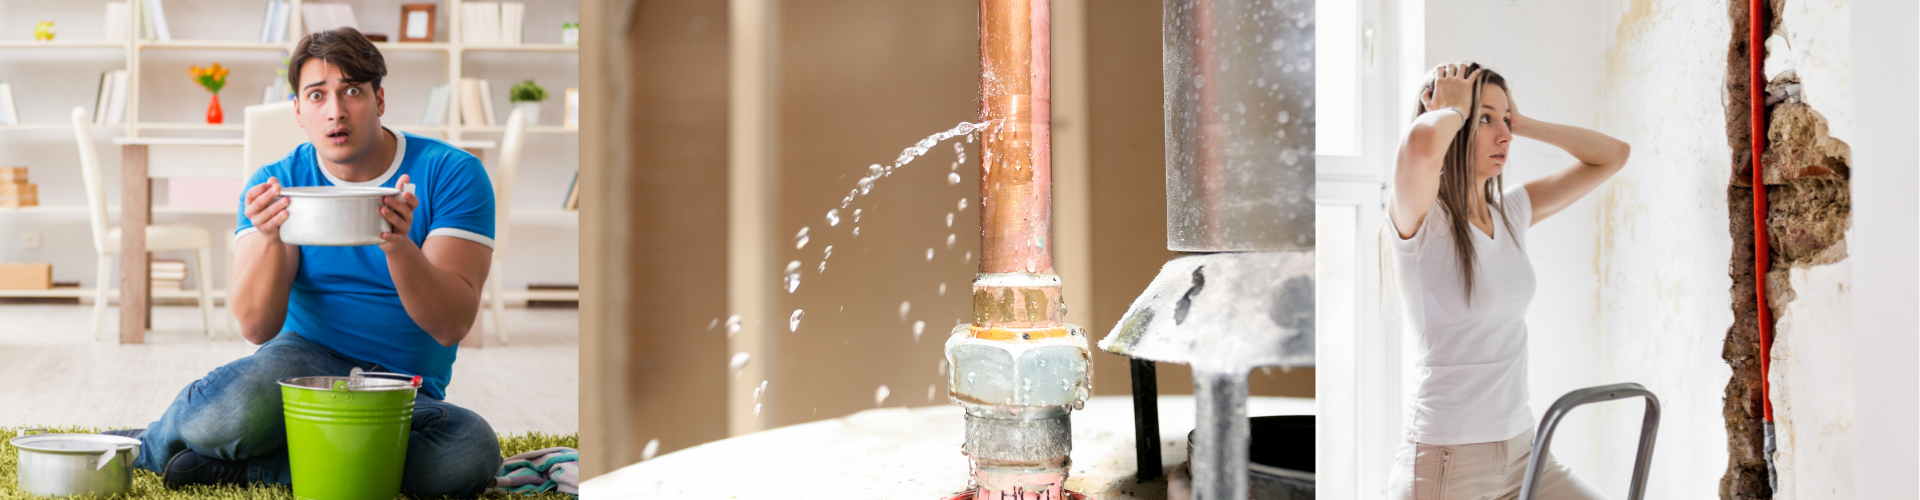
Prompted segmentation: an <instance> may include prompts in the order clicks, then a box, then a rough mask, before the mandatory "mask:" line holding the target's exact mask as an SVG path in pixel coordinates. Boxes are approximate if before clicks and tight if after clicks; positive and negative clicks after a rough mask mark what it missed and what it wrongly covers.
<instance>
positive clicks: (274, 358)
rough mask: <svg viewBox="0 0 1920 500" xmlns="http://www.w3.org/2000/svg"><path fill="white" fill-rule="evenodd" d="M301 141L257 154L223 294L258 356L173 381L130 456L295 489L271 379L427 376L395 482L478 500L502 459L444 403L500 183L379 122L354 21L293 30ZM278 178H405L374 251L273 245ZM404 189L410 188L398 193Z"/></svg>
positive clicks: (487, 253) (374, 61)
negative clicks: (281, 153)
mask: <svg viewBox="0 0 1920 500" xmlns="http://www.w3.org/2000/svg"><path fill="white" fill-rule="evenodd" d="M288 71H289V77H290V78H289V81H291V82H292V86H293V92H294V95H295V97H296V104H295V108H294V109H295V116H296V117H297V119H298V121H299V124H300V127H301V128H303V129H305V130H306V133H307V139H308V140H309V141H310V143H309V144H303V145H301V146H300V147H298V148H295V149H294V150H293V152H292V153H289V154H288V155H287V157H286V158H283V159H281V160H280V161H279V162H276V163H273V164H269V165H266V166H264V167H262V168H261V169H260V170H259V171H257V172H255V173H254V175H253V177H252V178H251V179H249V180H248V181H247V183H248V187H247V190H246V193H245V195H243V198H242V200H240V201H241V207H240V214H239V230H238V231H237V232H236V233H235V234H236V237H237V239H238V241H237V243H236V248H237V250H236V251H235V255H234V263H233V273H234V276H235V278H234V280H233V281H234V285H233V290H232V296H231V298H230V299H229V304H230V305H231V307H232V308H233V312H234V315H235V316H237V317H238V318H239V320H240V328H241V335H242V336H243V337H245V338H246V339H247V341H249V342H253V343H254V344H263V345H262V346H261V347H260V349H259V350H258V351H256V352H255V353H253V354H252V355H250V356H247V357H245V358H241V359H239V360H237V361H234V362H232V363H228V364H227V365H225V366H222V367H220V368H217V369H215V370H214V371H213V372H212V373H209V374H207V376H206V378H203V379H200V380H199V381H196V382H194V383H193V384H191V385H189V386H187V388H186V389H184V390H182V391H180V395H179V396H177V397H175V398H174V401H173V404H172V405H171V406H170V407H168V408H167V411H166V413H165V414H164V415H162V416H161V417H160V420H159V421H157V422H154V423H153V424H152V425H151V426H149V427H148V428H147V429H146V430H144V431H119V432H122V433H124V434H123V435H132V436H134V437H137V438H139V439H140V441H141V442H142V444H143V446H142V449H141V453H140V458H139V460H138V461H137V464H136V465H138V466H139V467H141V468H144V469H147V470H151V471H154V472H156V473H159V474H161V476H162V479H163V481H164V482H165V483H166V484H167V485H168V486H169V487H178V486H181V485H187V484H245V483H278V484H291V483H292V481H293V477H292V472H291V470H290V468H289V467H288V462H287V453H286V448H285V446H286V442H287V437H286V426H285V421H284V418H283V416H282V415H283V414H282V409H281V401H280V387H279V386H278V385H277V381H278V380H279V379H282V378H287V377H304V376H344V375H347V374H348V373H349V372H350V371H351V370H352V369H354V368H356V367H357V368H360V369H362V370H365V371H381V372H397V373H402V374H407V375H417V376H420V377H422V378H423V379H424V382H423V384H422V386H421V388H420V395H419V396H418V399H417V400H416V401H415V403H414V413H413V423H412V432H411V434H410V436H409V439H408V441H407V457H406V466H405V471H404V472H403V477H402V480H401V491H402V492H403V493H407V494H411V495H417V496H443V495H445V496H473V495H476V494H478V493H480V492H482V491H484V489H485V488H486V487H488V486H490V485H491V484H492V479H493V474H494V473H495V472H496V469H497V468H498V467H499V465H500V463H501V459H500V443H499V441H498V439H497V438H496V436H495V435H494V433H493V429H492V427H490V426H488V425H487V423H486V421H485V420H482V419H481V418H480V416H479V415H477V414H475V413H473V412H472V411H469V410H466V409H463V408H460V407H457V406H454V405H451V404H447V403H446V402H444V401H442V400H443V399H445V398H446V386H447V382H448V379H449V378H450V376H451V374H452V371H453V360H454V354H455V351H456V349H457V346H456V345H457V344H458V343H459V342H460V340H461V339H462V338H464V337H466V335H467V331H468V329H469V328H470V327H471V326H472V324H473V321H474V318H475V314H476V313H477V312H478V309H479V304H480V287H481V285H482V284H483V283H485V282H486V279H487V270H488V265H489V263H490V261H491V259H492V255H493V248H492V247H493V238H492V236H493V230H494V227H493V222H494V208H495V207H494V205H493V187H492V184H491V182H490V181H489V180H488V178H487V174H486V171H485V170H484V169H483V168H482V167H481V165H480V161H479V160H478V159H476V158H474V157H473V155H470V154H467V153H466V152H464V151H461V150H459V149H457V148H454V147H452V146H449V145H447V144H446V143H445V142H441V141H438V140H434V139H430V138H425V137H420V136H415V135H409V134H404V133H399V132H394V131H393V130H391V129H387V128H385V127H383V126H381V125H380V115H381V114H383V113H385V111H386V92H385V89H382V88H381V87H380V80H381V78H382V77H384V76H386V74H387V68H386V61H385V59H384V58H383V57H381V55H380V51H379V50H378V49H376V48H374V46H373V43H372V42H369V41H368V40H367V39H366V37H364V36H362V35H361V34H360V32H359V31H356V30H354V29H353V28H341V29H337V30H333V31H328V32H322V33H316V34H313V35H310V36H307V37H306V38H305V39H302V40H301V41H300V43H299V45H297V46H296V48H295V53H294V54H293V58H292V60H291V62H290V64H289V65H288ZM282 186H368V187H402V188H403V191H402V193H401V194H399V195H397V196H388V197H385V198H383V200H382V201H383V203H384V205H385V206H384V207H382V208H381V211H380V212H381V213H380V216H381V217H383V218H385V219H386V221H387V223H389V224H391V225H392V229H393V230H392V231H391V232H386V233H382V234H381V238H382V239H384V240H385V241H384V242H382V243H380V244H379V245H378V246H371V245H370V246H359V247H300V246H296V245H291V244H287V243H284V242H282V241H281V240H280V225H281V224H282V223H284V222H286V220H287V214H288V209H287V203H288V202H287V200H286V199H284V198H280V197H279V195H280V190H281V187H282ZM407 188H411V189H407Z"/></svg>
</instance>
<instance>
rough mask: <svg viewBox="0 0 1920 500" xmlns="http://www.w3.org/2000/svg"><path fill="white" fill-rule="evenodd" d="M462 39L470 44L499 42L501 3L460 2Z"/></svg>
mask: <svg viewBox="0 0 1920 500" xmlns="http://www.w3.org/2000/svg"><path fill="white" fill-rule="evenodd" d="M460 7H461V9H462V11H461V12H460V30H461V33H463V35H461V39H462V40H465V41H466V42H467V43H469V44H474V45H490V44H499V43H501V40H500V4H499V3H497V2H471V3H463V4H460Z"/></svg>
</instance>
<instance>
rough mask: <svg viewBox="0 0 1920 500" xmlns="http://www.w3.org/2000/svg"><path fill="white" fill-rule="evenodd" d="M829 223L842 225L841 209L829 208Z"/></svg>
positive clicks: (830, 224)
mask: <svg viewBox="0 0 1920 500" xmlns="http://www.w3.org/2000/svg"><path fill="white" fill-rule="evenodd" d="M827 225H829V226H838V225H840V209H838V208H834V209H829V210H827Z"/></svg>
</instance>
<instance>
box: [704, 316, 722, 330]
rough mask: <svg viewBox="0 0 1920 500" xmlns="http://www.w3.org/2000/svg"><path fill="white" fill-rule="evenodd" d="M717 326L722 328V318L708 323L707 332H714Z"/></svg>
mask: <svg viewBox="0 0 1920 500" xmlns="http://www.w3.org/2000/svg"><path fill="white" fill-rule="evenodd" d="M716 326H720V318H713V321H709V322H707V331H709V332H711V331H713V327H716Z"/></svg>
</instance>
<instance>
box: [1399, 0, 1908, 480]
mask: <svg viewBox="0 0 1920 500" xmlns="http://www.w3.org/2000/svg"><path fill="white" fill-rule="evenodd" d="M1853 3H1854V2H1852V1H1849V0H1837V1H1830V0H1818V1H1814V0H1809V1H1800V0H1789V1H1788V2H1787V3H1786V6H1785V8H1784V9H1783V11H1782V12H1781V15H1782V16H1784V17H1783V19H1784V26H1783V29H1782V34H1781V37H1780V40H1778V41H1775V42H1773V43H1772V44H1770V46H1769V47H1770V48H1771V49H1772V50H1773V51H1774V56H1773V57H1770V58H1769V63H1768V64H1769V66H1768V68H1767V72H1768V73H1769V74H1777V73H1778V72H1780V71H1781V70H1783V69H1786V68H1788V67H1791V68H1792V69H1794V70H1796V71H1797V72H1798V74H1799V76H1800V77H1801V80H1802V83H1803V88H1804V98H1805V100H1806V101H1807V103H1808V104H1809V105H1810V106H1812V107H1813V108H1814V109H1815V110H1816V111H1817V112H1819V113H1820V114H1821V115H1822V116H1823V117H1825V118H1826V119H1827V121H1828V124H1829V126H1830V132H1831V134H1832V135H1833V136H1834V137H1836V138H1839V139H1841V140H1843V141H1846V142H1848V143H1849V144H1851V145H1852V146H1853V147H1854V152H1855V156H1854V159H1855V161H1854V163H1853V167H1854V177H1853V190H1854V193H1853V196H1854V200H1855V205H1854V210H1853V214H1854V217H1855V219H1854V222H1855V225H1854V226H1853V228H1852V230H1851V231H1849V233H1848V235H1847V239H1848V243H1847V247H1848V251H1849V253H1852V254H1854V255H1855V257H1853V258H1850V259H1848V260H1843V261H1840V262H1838V263H1835V264H1830V265H1824V266H1818V267H1812V268H1797V269H1794V270H1793V271H1792V272H1791V276H1790V279H1789V280H1788V281H1789V283H1790V284H1791V285H1792V287H1793V289H1794V291H1795V293H1796V297H1795V298H1794V299H1793V301H1792V302H1791V303H1789V304H1787V305H1786V306H1785V307H1782V308H1779V309H1778V310H1777V311H1776V316H1778V318H1779V323H1778V325H1779V331H1778V333H1777V334H1776V337H1777V339H1778V341H1777V342H1778V343H1777V344H1776V347H1775V351H1774V365H1773V366H1774V367H1775V371H1774V372H1773V374H1772V375H1773V376H1772V378H1773V381H1774V383H1773V397H1774V398H1775V401H1776V403H1775V410H1776V420H1777V421H1778V426H1779V432H1780V447H1781V453H1780V454H1779V455H1778V458H1779V462H1778V463H1779V466H1780V467H1781V468H1782V470H1781V477H1780V481H1781V484H1780V486H1781V489H1782V491H1781V492H1779V496H1778V498H1850V497H1855V496H1859V497H1862V498H1872V497H1878V496H1889V495H1896V493H1895V492H1905V493H1910V492H1911V491H1912V489H1911V488H1912V487H1913V484H1912V482H1913V481H1912V479H1911V478H1912V475H1911V473H1912V470H1914V468H1915V465H1916V457H1915V456H1914V450H1915V447H1914V444H1915V431H1914V429H1915V426H1914V425H1913V424H1914V422H1913V420H1914V419H1913V417H1912V415H1913V414H1914V413H1915V411H1914V409H1915V406H1916V405H1915V399H1914V398H1913V394H1911V393H1912V390H1911V385H1910V381H1912V380H1914V379H1915V375H1916V374H1915V370H1914V368H1913V364H1912V363H1911V358H1910V357H1909V356H1910V355H1911V353H1913V352H1914V348H1915V340H1914V327H1913V321H1914V319H1915V318H1914V317H1913V314H1912V308H1911V307H1912V304H1913V303H1915V301H1916V296H1920V294H1916V293H1915V292H1916V290H1915V281H1914V276H1915V267H1916V266H1915V258H1914V257H1915V253H1916V252H1915V249H1916V246H1917V245H1916V242H1915V240H1916V238H1915V234H1916V231H1915V229H1916V225H1915V224H1914V223H1913V221H1914V216H1913V214H1915V213H1916V210H1915V205H1914V201H1913V197H1912V193H1913V192H1914V188H1915V176H1914V169H1913V167H1912V165H1913V160H1912V158H1913V154H1914V151H1913V150H1912V149H1913V148H1912V142H1911V138H1912V137H1913V136H1914V135H1915V128H1914V126H1915V120H1914V119H1913V116H1914V115H1913V112H1914V109H1915V103H1916V101H1915V97H1916V95H1915V93H1914V90H1915V89H1914V87H1913V83H1914V81H1915V78H1914V75H1915V70H1914V66H1913V64H1914V63H1915V51H1914V47H1915V43H1914V41H1915V40H1914V37H1913V34H1912V27H1913V21H1914V17H1915V16H1914V14H1915V12H1914V8H1913V6H1912V5H1910V4H1900V5H1895V4H1897V3H1899V2H1890V1H1887V2H1874V3H1871V4H1869V6H1868V7H1861V8H1871V9H1872V12H1873V14H1864V13H1861V12H1855V11H1854V9H1855V8H1856V7H1853V6H1852V5H1851V4H1853ZM1863 3H1865V2H1863ZM1727 16H1728V14H1727V5H1725V3H1724V2H1664V3H1661V2H1650V1H1636V0H1622V1H1615V2H1600V3H1595V4H1584V3H1572V2H1569V3H1560V2H1513V1H1497V0H1486V1H1467V0H1436V1H1432V2H1428V5H1426V15H1425V18H1426V26H1425V29H1426V31H1427V33H1426V34H1425V36H1424V39H1425V43H1426V47H1425V51H1426V53H1425V57H1424V58H1425V60H1426V62H1427V66H1429V67H1430V66H1431V65H1433V64H1436V63H1439V62H1442V61H1447V60H1451V59H1472V60H1477V61H1480V62H1482V63H1485V64H1488V65H1490V66H1492V67H1493V68H1494V69H1496V70H1499V71H1500V72H1501V73H1502V74H1504V75H1505V76H1506V77H1507V78H1508V80H1509V83H1510V85H1511V86H1512V87H1513V93H1514V95H1515V101H1516V104H1517V105H1518V107H1519V109H1520V110H1522V111H1523V112H1524V113H1526V114H1527V115H1529V116H1531V117H1534V118H1540V119H1545V120H1550V121H1555V122H1560V123H1567V124H1573V125H1579V126H1585V127H1591V128H1595V129H1597V130H1600V131H1601V132H1604V133H1607V134H1609V135H1612V136H1614V137H1617V138H1620V139H1622V140H1625V141H1627V142H1628V143H1630V144H1632V145H1633V147H1634V155H1633V158H1632V160H1631V162H1630V163H1629V165H1628V167H1627V169H1626V170H1624V171H1623V172H1622V173H1621V174H1619V176H1618V177H1616V178H1615V179H1613V180H1611V181H1609V182H1608V183H1607V184H1605V185H1603V186H1602V187H1601V188H1600V189H1599V190H1598V191H1596V192H1595V193H1593V194H1592V195H1589V197H1588V198H1587V199H1585V200H1583V201H1581V202H1580V203H1579V204H1576V205H1575V206H1573V207H1572V208H1569V209H1568V210H1567V211H1566V212H1563V213H1562V214H1560V215H1556V216H1555V217H1554V218H1553V219H1551V220H1549V221H1547V222H1545V223H1544V224H1541V225H1540V226H1536V227H1535V228H1534V229H1533V231H1534V233H1533V237H1532V238H1531V240H1532V242H1533V248H1530V249H1529V251H1530V253H1531V256H1532V259H1533V264H1534V266H1535V269H1536V271H1537V272H1538V274H1539V277H1540V283H1541V286H1540V288H1539V292H1538V294H1537V295H1536V297H1535V300H1534V303H1533V307H1532V309H1531V310H1530V314H1529V317H1528V325H1529V328H1530V330H1531V332H1532V337H1531V339H1530V342H1531V343H1530V355H1531V356H1533V363H1532V371H1531V379H1532V380H1531V383H1530V389H1531V390H1532V401H1531V404H1532V405H1533V409H1534V411H1535V412H1536V414H1538V412H1540V411H1541V410H1543V409H1544V408H1545V407H1546V406H1547V405H1548V404H1550V403H1551V402H1552V401H1553V400H1554V399H1555V398H1557V397H1558V396H1560V395H1561V394H1563V393H1564V392H1566V391H1567V390H1571V389H1574V388H1578V387H1584V386H1591V385H1599V384H1606V383H1615V382H1638V383H1641V384H1643V385H1646V386H1647V387H1648V388H1649V389H1651V390H1653V392H1655V393H1656V394H1658V395H1659V396H1660V397H1661V401H1662V404H1663V410H1664V411H1663V418H1662V425H1661V429H1660V437H1659V448H1658V453H1657V454H1656V456H1655V459H1654V461H1655V464H1656V466H1655V468H1654V469H1655V472H1654V473H1653V475H1652V477H1651V478H1650V485H1649V490H1648V491H1649V493H1650V496H1652V497H1674V498H1711V497H1715V496H1718V492H1717V487H1718V481H1719V479H1720V476H1721V475H1722V474H1723V473H1724V471H1725V467H1726V463H1727V451H1726V431H1725V427H1724V420H1723V418H1722V417H1721V400H1722V397H1723V390H1724V387H1725V385H1726V383H1727V381H1728V377H1729V375H1730V370H1729V368H1728V367H1727V365H1726V363H1725V362H1724V361H1722V360H1721V359H1720V352H1721V344H1722V341H1723V340H1724V338H1725V335H1726V330H1727V327H1728V325H1729V324H1731V322H1732V320H1733V317H1732V312H1731V308H1730V307H1729V300H1730V296H1729V295H1728V293H1729V291H1728V288H1729V286H1730V284H1731V282H1730V279H1729V278H1728V276H1727V269H1728V268H1727V265H1728V264H1727V260H1728V258H1729V257H1730V255H1731V253H1732V248H1731V245H1732V238H1731V236H1730V235H1729V234H1728V219H1727V217H1728V208H1727V205H1726V189H1727V181H1728V178H1729V176H1730V175H1732V170H1731V165H1729V164H1728V161H1729V159H1730V157H1731V154H1730V153H1731V152H1730V150H1729V149H1728V146H1727V139H1726V135H1725V121H1724V118H1723V116H1724V112H1725V105H1724V104H1723V102H1724V101H1723V98H1724V96H1723V95H1722V88H1723V86H1724V83H1725V82H1724V78H1725V74H1726V66H1725V65H1726V51H1727V42H1728V39H1729V37H1730V36H1731V35H1732V33H1730V25H1729V22H1728V17H1727ZM1889 19H1892V20H1889ZM1862 20H1871V21H1872V24H1871V26H1869V25H1868V24H1866V23H1863V21H1862ZM1856 50H1859V51H1860V54H1862V55H1861V56H1858V57H1861V59H1859V61H1860V62H1858V63H1856V57H1857V56H1856V52H1855V51H1856ZM1868 53H1871V54H1873V57H1875V58H1874V59H1871V60H1870V61H1871V62H1868V61H1869V59H1865V58H1864V57H1865V56H1864V54H1868ZM1856 78H1859V79H1863V80H1864V81H1855V79H1856ZM1856 89H1862V90H1859V92H1860V94H1861V95H1860V96H1858V97H1856V95H1855V92H1856ZM1867 89H1871V90H1872V91H1874V92H1875V94H1874V95H1873V96H1872V97H1868V96H1867V95H1866V94H1867V93H1868V90H1867ZM1856 99H1859V100H1858V101H1856ZM1870 113H1871V116H1869V114H1870ZM1856 116H1858V117H1860V119H1859V120H1856V119H1855V117H1856ZM1513 158H1514V160H1513V162H1512V164H1511V166H1510V167H1509V171H1508V174H1509V175H1508V180H1509V181H1510V182H1516V183H1517V182H1523V181H1525V180H1527V179H1531V178H1534V177H1537V176H1539V175H1542V174H1545V173H1547V172H1551V171H1553V170H1556V169H1559V168H1564V167H1565V166H1566V165H1569V164H1570V163H1571V158H1569V157H1568V156H1567V155H1565V154H1564V153H1562V152H1559V151H1557V150H1555V149H1552V148H1551V147H1549V146H1545V145H1543V144H1540V143H1538V142H1534V141H1528V140H1524V139H1522V140H1519V141H1516V145H1515V148H1514V152H1513ZM1895 311H1898V312H1897V313H1896V312H1895ZM1856 384H1857V386H1856ZM1903 384H1908V385H1903ZM1640 412H1641V406H1640V405H1638V404H1632V403H1609V404H1603V405H1600V406H1596V407H1593V408H1588V409H1582V410H1580V411H1577V412H1576V413H1575V415H1576V416H1575V417H1573V418H1571V419H1569V420H1568V422H1567V423H1566V424H1565V425H1564V426H1563V427H1562V428H1561V431H1560V433H1559V434H1557V436H1556V441H1555V443H1554V444H1555V447H1554V450H1555V454H1556V455H1557V456H1558V457H1559V458H1561V459H1562V460H1563V461H1565V462H1567V463H1569V464H1570V465H1571V466H1572V467H1573V468H1574V469H1575V470H1576V471H1577V472H1578V473H1579V474H1581V475H1582V476H1583V477H1585V478H1587V479H1588V480H1589V481H1591V482H1593V483H1595V484H1596V485H1598V486H1599V487H1600V488H1601V489H1602V490H1603V491H1606V492H1608V493H1609V494H1617V493H1619V492H1622V491H1624V490H1625V488H1626V487H1627V480H1628V474H1629V473H1630V467H1631V463H1632V460H1633V451H1634V446H1635V443H1634V442H1633V436H1634V435H1635V433H1636V432H1637V430H1638V425H1639V419H1640ZM1869 429H1871V430H1869ZM1866 436H1873V438H1867V437H1866ZM1883 436H1884V438H1885V439H1883ZM1867 470H1872V471H1875V473H1867V472H1864V471H1867ZM1895 478H1906V479H1895ZM1869 492H1880V495H1878V496H1876V495H1874V494H1870V493H1869Z"/></svg>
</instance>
